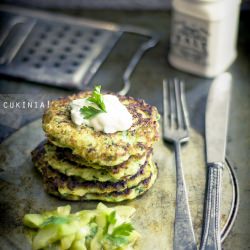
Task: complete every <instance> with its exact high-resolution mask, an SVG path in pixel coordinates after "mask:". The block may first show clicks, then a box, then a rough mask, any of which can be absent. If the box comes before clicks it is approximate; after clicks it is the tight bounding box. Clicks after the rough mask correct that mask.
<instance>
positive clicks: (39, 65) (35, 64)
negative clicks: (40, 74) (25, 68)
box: [33, 63, 42, 69]
mask: <svg viewBox="0 0 250 250" xmlns="http://www.w3.org/2000/svg"><path fill="white" fill-rule="evenodd" d="M33 66H34V67H35V68H37V69H39V68H41V66H42V65H41V64H40V63H34V64H33Z"/></svg>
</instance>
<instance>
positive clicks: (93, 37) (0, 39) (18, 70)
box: [0, 6, 158, 94]
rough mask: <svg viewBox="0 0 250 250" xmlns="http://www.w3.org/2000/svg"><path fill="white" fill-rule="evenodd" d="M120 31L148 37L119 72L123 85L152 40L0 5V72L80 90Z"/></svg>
mask: <svg viewBox="0 0 250 250" xmlns="http://www.w3.org/2000/svg"><path fill="white" fill-rule="evenodd" d="M124 32H132V33H136V34H139V35H143V36H148V37H149V38H150V39H149V41H147V42H146V43H144V44H142V46H141V47H140V48H139V50H138V51H137V52H136V53H135V55H134V56H133V58H132V60H131V61H130V63H129V65H128V67H127V69H126V71H125V72H124V76H123V80H124V84H125V85H124V89H123V90H122V91H121V94H126V92H127V91H128V89H129V85H130V82H129V77H130V75H131V73H132V71H133V70H134V68H135V66H136V64H137V63H138V61H139V60H140V58H141V56H142V55H143V53H144V52H145V51H146V50H147V49H149V48H151V47H153V46H155V44H156V43H157V41H158V39H157V38H156V36H154V35H153V34H151V33H150V32H148V31H146V30H144V29H140V28H134V27H125V26H123V27H122V26H118V25H115V24H112V23H106V22H98V21H93V20H89V19H77V18H72V17H67V16H60V15H54V14H51V13H45V12H38V11H30V10H25V9H22V8H15V7H9V6H7V7H6V6H1V7H0V73H2V74H6V75H11V76H16V77H21V78H24V79H27V80H31V81H35V82H40V83H45V84H50V85H56V86H61V87H66V88H76V89H83V88H84V86H85V85H86V84H88V82H89V81H90V79H91V78H92V76H93V75H94V74H95V73H96V72H97V70H98V68H99V66H100V65H101V64H102V62H103V61H104V60H105V58H106V57H107V55H108V54H109V52H110V51H111V49H112V48H113V47H114V45H115V44H116V43H117V42H118V40H119V38H120V37H121V36H122V34H123V33H124Z"/></svg>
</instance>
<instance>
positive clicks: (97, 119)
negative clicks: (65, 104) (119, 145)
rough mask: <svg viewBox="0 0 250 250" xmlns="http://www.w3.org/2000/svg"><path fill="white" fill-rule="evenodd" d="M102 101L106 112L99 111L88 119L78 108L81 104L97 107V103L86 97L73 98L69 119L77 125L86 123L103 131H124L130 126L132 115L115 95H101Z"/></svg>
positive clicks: (96, 129)
mask: <svg viewBox="0 0 250 250" xmlns="http://www.w3.org/2000/svg"><path fill="white" fill-rule="evenodd" d="M103 102H104V104H105V107H106V111H107V112H106V113H104V112H103V113H99V114H97V115H95V116H94V117H92V118H90V119H85V118H84V116H83V114H82V113H81V111H80V109H81V108H82V107H83V106H92V107H95V108H97V109H98V107H97V105H96V104H94V103H92V102H89V101H88V100H87V98H84V99H76V100H73V101H72V102H71V103H70V107H71V120H72V121H73V122H74V123H75V124H76V125H78V126H80V125H86V126H89V127H92V128H94V130H95V131H103V132H104V133H115V132H117V131H125V130H128V129H129V128H130V127H131V126H132V123H133V119H132V115H131V114H130V113H129V112H128V110H127V108H126V107H125V106H124V105H123V104H122V103H121V102H120V101H119V99H118V98H117V97H116V96H114V95H103Z"/></svg>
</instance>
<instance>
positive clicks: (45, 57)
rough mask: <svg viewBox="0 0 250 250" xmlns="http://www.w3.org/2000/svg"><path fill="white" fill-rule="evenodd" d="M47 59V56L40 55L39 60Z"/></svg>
mask: <svg viewBox="0 0 250 250" xmlns="http://www.w3.org/2000/svg"><path fill="white" fill-rule="evenodd" d="M47 59H48V57H47V56H45V55H42V56H41V57H40V60H41V61H47Z"/></svg>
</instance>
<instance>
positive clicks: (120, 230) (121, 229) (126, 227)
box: [112, 223, 134, 236]
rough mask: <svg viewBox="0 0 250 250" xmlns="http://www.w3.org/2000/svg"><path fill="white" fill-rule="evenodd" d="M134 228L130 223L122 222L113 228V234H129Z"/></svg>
mask: <svg viewBox="0 0 250 250" xmlns="http://www.w3.org/2000/svg"><path fill="white" fill-rule="evenodd" d="M133 230H134V228H133V226H132V225H131V224H130V223H123V224H121V225H120V226H118V227H116V228H115V229H114V230H113V233H112V235H113V236H118V235H119V236H129V234H130V233H131V232H132V231H133Z"/></svg>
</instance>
